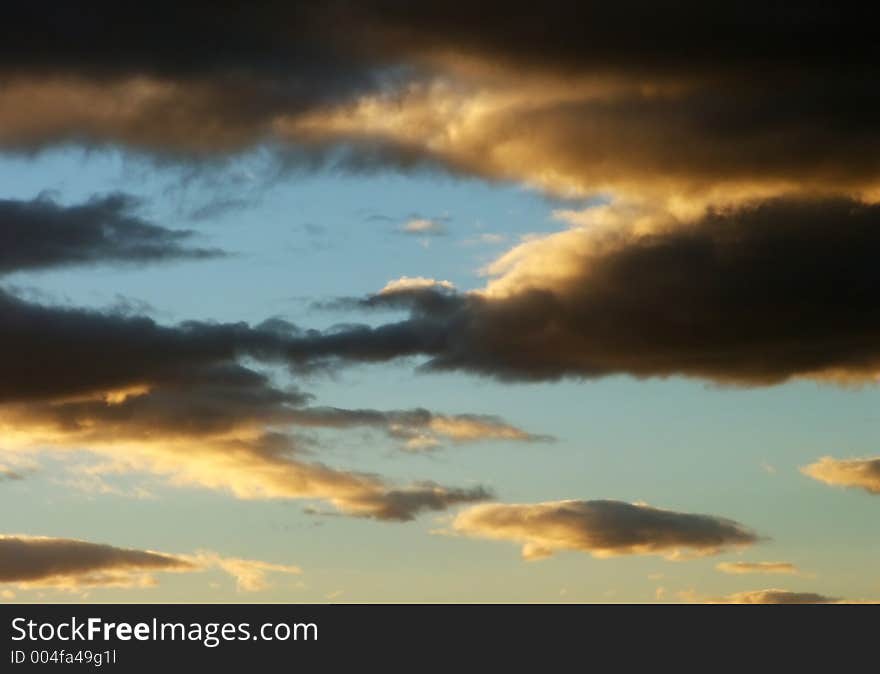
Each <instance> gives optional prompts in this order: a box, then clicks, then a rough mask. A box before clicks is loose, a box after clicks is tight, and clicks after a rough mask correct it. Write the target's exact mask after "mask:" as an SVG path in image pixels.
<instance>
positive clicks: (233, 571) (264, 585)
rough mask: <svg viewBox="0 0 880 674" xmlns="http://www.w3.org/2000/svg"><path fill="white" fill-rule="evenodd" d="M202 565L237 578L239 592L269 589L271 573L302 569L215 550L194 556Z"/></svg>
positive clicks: (297, 573)
mask: <svg viewBox="0 0 880 674" xmlns="http://www.w3.org/2000/svg"><path fill="white" fill-rule="evenodd" d="M194 559H195V560H196V561H197V562H198V563H199V564H200V565H202V566H205V567H209V568H210V567H217V568H219V569H221V570H223V571H225V572H226V573H228V574H229V575H230V576H232V577H233V578H235V582H236V587H237V588H238V591H239V592H261V591H263V590H266V589H268V588H269V587H270V586H269V582H268V578H267V576H268V575H269V574H271V573H281V574H288V575H299V574H301V573H302V569H301V568H300V567H298V566H294V565H291V564H273V563H271V562H263V561H260V560H256V559H241V558H239V557H222V556H220V555H218V554H217V553H215V552H210V551H203V552H199V553H197V554H196V555H195V556H194Z"/></svg>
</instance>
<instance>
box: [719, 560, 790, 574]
mask: <svg viewBox="0 0 880 674" xmlns="http://www.w3.org/2000/svg"><path fill="white" fill-rule="evenodd" d="M715 568H716V569H718V570H719V571H721V572H722V573H729V574H733V575H742V574H746V573H785V574H791V575H795V576H797V575H799V574H800V569H798V567H797V566H795V565H794V564H792V563H791V562H721V563H720V564H717V565H716V566H715Z"/></svg>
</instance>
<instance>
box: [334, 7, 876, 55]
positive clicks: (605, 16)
mask: <svg viewBox="0 0 880 674" xmlns="http://www.w3.org/2000/svg"><path fill="white" fill-rule="evenodd" d="M338 5H339V6H345V7H346V8H347V9H348V11H349V14H350V16H353V17H356V18H357V20H360V21H361V22H363V26H364V28H365V30H364V33H366V35H367V37H368V38H370V37H373V38H374V39H376V41H377V42H378V41H379V39H378V38H380V37H381V39H382V41H383V43H384V44H385V48H386V49H388V50H392V49H398V50H401V51H404V52H407V53H413V52H416V53H418V52H430V51H433V50H437V49H442V50H455V51H458V52H464V53H476V54H486V55H487V56H490V57H492V58H493V59H501V60H506V61H509V62H512V63H515V64H517V65H519V66H528V65H536V64H537V65H545V66H549V67H553V68H564V69H566V70H569V71H571V70H580V69H583V68H589V67H617V68H635V69H642V70H658V69H672V68H679V69H684V70H687V71H690V72H693V71H695V70H697V71H698V70H700V69H717V68H723V67H725V66H728V67H738V66H741V65H743V64H749V65H759V64H761V65H770V66H773V65H779V64H782V65H789V66H796V67H798V68H801V67H804V66H812V65H821V66H823V67H824V66H828V65H829V63H838V64H842V63H845V64H854V63H861V64H864V65H867V66H871V67H873V65H874V64H875V62H876V61H875V57H876V55H877V54H878V46H877V44H876V41H875V40H874V39H873V33H872V32H871V29H870V27H869V25H868V24H866V23H864V20H865V19H866V18H867V17H868V11H867V10H866V9H862V10H859V9H853V8H846V9H844V8H843V7H840V6H835V5H832V4H829V3H826V2H798V3H780V2H776V3H761V2H753V1H747V2H737V3H720V4H719V3H716V4H712V5H707V4H706V3H703V2H698V1H696V0H685V1H679V2H675V3H671V4H669V3H667V4H665V5H658V4H657V3H655V2H650V1H648V0H623V1H622V2H614V3H607V2H578V1H577V0H554V1H551V2H547V3H544V4H542V5H541V9H540V20H538V17H537V15H536V14H535V13H534V11H526V10H525V9H524V8H520V7H517V5H516V4H512V3H510V2H509V1H508V0H489V1H488V2H482V3H480V7H479V11H474V8H473V7H470V6H467V5H462V4H458V3H448V2H421V3H418V5H416V6H413V4H412V3H410V2H405V1H404V0H373V1H368V2H347V3H338ZM869 23H870V22H869ZM833 38H848V41H846V42H845V44H846V45H847V49H845V50H841V49H840V48H839V47H840V45H841V44H843V43H841V42H836V41H835V40H834V39H833ZM835 57H836V59H835Z"/></svg>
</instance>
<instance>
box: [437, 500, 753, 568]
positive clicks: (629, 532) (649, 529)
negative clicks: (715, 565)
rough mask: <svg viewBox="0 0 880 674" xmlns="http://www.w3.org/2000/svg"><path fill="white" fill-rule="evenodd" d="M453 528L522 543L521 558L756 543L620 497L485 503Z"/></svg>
mask: <svg viewBox="0 0 880 674" xmlns="http://www.w3.org/2000/svg"><path fill="white" fill-rule="evenodd" d="M452 529H453V531H455V532H458V533H461V534H466V535H468V536H475V537H479V538H489V539H496V540H507V541H514V542H516V543H521V544H522V546H523V548H522V554H523V557H524V558H525V559H529V560H534V559H542V558H544V557H549V556H551V555H553V554H555V553H556V552H560V551H563V550H576V551H580V552H586V553H590V554H592V555H593V556H595V557H611V556H616V555H662V556H664V557H667V558H671V559H675V558H680V557H682V556H702V555H712V554H717V553H718V552H720V551H722V550H724V549H726V548H729V547H741V546H747V545H751V544H753V543H755V542H756V541H757V540H758V536H757V535H756V534H755V533H754V532H752V531H750V530H748V529H747V528H746V527H744V526H743V525H741V524H739V523H737V522H734V521H732V520H728V519H724V518H720V517H715V516H712V515H699V514H691V513H681V512H675V511H671V510H661V509H659V508H653V507H651V506H648V505H645V504H639V503H636V504H632V503H625V502H623V501H551V502H545V503H535V504H485V505H478V506H473V507H471V508H468V509H466V510H463V511H462V512H460V513H459V514H458V515H457V516H456V518H455V519H454V521H453V523H452Z"/></svg>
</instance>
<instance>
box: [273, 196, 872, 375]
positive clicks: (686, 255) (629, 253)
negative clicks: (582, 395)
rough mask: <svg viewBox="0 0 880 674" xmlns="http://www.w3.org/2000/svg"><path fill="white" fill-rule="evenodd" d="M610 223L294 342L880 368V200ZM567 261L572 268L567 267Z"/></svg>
mask: <svg viewBox="0 0 880 674" xmlns="http://www.w3.org/2000/svg"><path fill="white" fill-rule="evenodd" d="M594 236H595V235H594V234H592V233H591V232H590V231H589V230H588V229H583V230H571V231H568V232H563V233H561V234H558V235H555V236H554V237H550V238H549V239H548V240H547V241H546V242H538V244H528V243H527V244H524V246H523V248H524V252H523V255H522V256H521V259H525V260H526V261H527V260H528V258H529V256H530V255H535V256H538V258H539V259H540V262H541V263H540V265H538V268H539V271H538V272H537V274H538V276H537V277H534V276H525V277H524V279H525V280H522V281H520V282H519V283H514V284H512V285H510V286H509V288H508V290H507V292H505V293H502V294H499V295H495V294H491V293H490V294H474V293H472V294H466V295H462V294H454V293H451V292H448V291H437V290H435V289H423V290H410V291H401V292H395V293H382V294H379V295H376V296H373V297H370V298H367V299H366V300H364V301H363V302H362V303H361V306H374V307H376V306H379V307H382V306H384V307H396V308H403V307H406V308H408V309H409V312H410V316H409V317H408V318H407V319H406V320H402V321H400V322H396V323H389V324H385V325H381V326H379V327H369V326H355V327H349V328H342V329H339V330H337V331H334V332H330V333H324V334H316V333H311V334H308V335H302V336H300V337H297V338H295V339H294V340H292V344H291V346H289V347H288V354H289V356H290V358H291V359H292V360H293V361H294V362H296V361H297V360H300V361H302V362H303V363H304V364H309V363H315V362H316V361H320V360H322V359H323V360H325V361H327V362H333V361H342V362H345V361H366V362H370V361H375V362H379V361H386V360H390V359H393V358H398V357H405V356H414V355H420V354H421V355H425V356H428V357H429V360H428V361H427V363H426V364H425V367H426V368H428V369H433V370H466V371H471V372H475V373H478V374H485V375H491V376H494V377H498V378H501V379H524V380H529V379H531V380H543V379H556V378H560V377H565V376H573V377H586V378H590V377H599V376H604V375H610V374H629V375H633V376H637V377H651V376H658V377H665V376H671V375H685V376H691V377H701V378H706V379H711V380H714V381H718V382H723V383H735V384H745V385H766V384H775V383H778V382H782V381H785V380H786V379H788V378H791V377H795V376H813V377H820V378H822V377H831V378H834V377H839V378H842V379H846V378H850V377H852V378H854V379H860V378H861V379H863V378H868V377H871V376H873V375H874V374H875V373H876V372H877V371H878V370H880V346H878V345H880V318H878V314H877V312H876V310H875V302H876V291H877V288H878V287H880V266H878V264H877V260H878V257H880V206H877V205H869V204H864V203H860V202H857V201H853V200H849V199H843V198H839V199H774V200H768V201H763V202H758V203H753V204H749V205H746V206H742V207H738V208H730V209H721V210H716V211H709V212H708V213H707V214H706V215H704V216H702V217H701V218H699V219H698V220H697V221H695V222H692V223H684V224H682V223H676V226H674V227H670V228H667V229H660V230H659V231H654V232H649V233H641V234H640V233H628V232H626V231H621V232H618V233H616V234H611V235H609V236H608V237H606V238H601V237H600V238H599V239H598V240H597V241H594ZM532 245H538V246H541V247H539V248H535V249H534V250H533V249H532V248H530V247H529V246H532ZM560 260H561V261H562V262H563V263H564V264H565V265H567V266H568V267H570V271H569V274H568V275H565V276H563V277H560V278H556V277H553V276H552V274H553V273H555V272H556V271H557V269H558V265H557V262H559V261H560ZM515 271H516V270H514V273H513V277H516V273H515ZM544 273H548V274H550V276H549V278H547V279H544V278H541V274H544ZM501 280H502V281H504V279H503V277H502V279H501ZM489 288H490V289H491V288H492V285H491V284H490V286H489Z"/></svg>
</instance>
